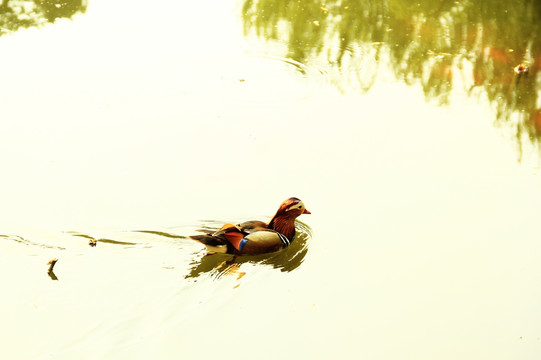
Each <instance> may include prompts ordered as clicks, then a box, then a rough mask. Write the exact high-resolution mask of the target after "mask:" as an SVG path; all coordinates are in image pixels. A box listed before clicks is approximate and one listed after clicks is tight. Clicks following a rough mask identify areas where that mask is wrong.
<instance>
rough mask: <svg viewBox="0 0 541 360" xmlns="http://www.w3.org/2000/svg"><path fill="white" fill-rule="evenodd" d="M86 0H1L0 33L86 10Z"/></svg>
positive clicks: (50, 21) (48, 21)
mask: <svg viewBox="0 0 541 360" xmlns="http://www.w3.org/2000/svg"><path fill="white" fill-rule="evenodd" d="M86 7H87V1H86V0H58V1H52V0H1V1H0V35H3V34H5V33H7V32H8V31H15V30H18V29H19V28H28V27H31V26H40V25H44V24H46V23H52V22H55V20H56V19H60V18H67V19H69V18H71V17H72V16H73V15H75V14H76V13H79V12H80V13H84V12H85V11H86Z"/></svg>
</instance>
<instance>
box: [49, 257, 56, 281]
mask: <svg viewBox="0 0 541 360" xmlns="http://www.w3.org/2000/svg"><path fill="white" fill-rule="evenodd" d="M57 261H58V258H54V259H52V260H50V261H49V262H48V263H47V265H49V269H48V270H47V274H48V275H49V277H50V278H51V280H58V278H57V277H56V275H55V274H54V272H53V268H54V265H55V264H56V262H57Z"/></svg>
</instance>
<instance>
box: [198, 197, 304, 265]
mask: <svg viewBox="0 0 541 360" xmlns="http://www.w3.org/2000/svg"><path fill="white" fill-rule="evenodd" d="M302 214H310V211H308V210H307V209H306V207H305V206H304V203H303V202H302V201H301V200H299V199H297V198H295V197H292V198H289V199H287V200H285V201H284V202H283V203H282V204H281V205H280V207H279V208H278V211H277V212H276V214H275V215H274V216H273V217H272V218H271V220H270V221H269V222H268V223H266V222H263V221H257V220H252V221H246V222H243V223H241V224H238V225H233V224H225V225H224V226H222V228H221V229H220V230H218V231H216V232H214V233H209V234H205V235H193V236H189V238H190V239H193V240H196V241H198V242H200V243H202V244H204V245H205V246H206V247H207V250H209V251H210V252H219V253H227V254H236V255H256V254H266V253H271V252H275V251H278V250H281V249H283V248H286V247H287V246H289V244H291V242H292V241H293V238H294V237H295V219H296V218H297V217H299V216H300V215H302Z"/></svg>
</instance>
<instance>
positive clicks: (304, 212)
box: [302, 209, 311, 214]
mask: <svg viewBox="0 0 541 360" xmlns="http://www.w3.org/2000/svg"><path fill="white" fill-rule="evenodd" d="M302 213H303V214H311V212H310V211H308V209H304V211H303V212H302Z"/></svg>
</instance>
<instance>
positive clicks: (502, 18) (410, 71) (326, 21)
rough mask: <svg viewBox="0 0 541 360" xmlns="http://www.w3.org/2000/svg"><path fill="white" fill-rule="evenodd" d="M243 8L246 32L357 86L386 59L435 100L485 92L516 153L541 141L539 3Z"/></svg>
mask: <svg viewBox="0 0 541 360" xmlns="http://www.w3.org/2000/svg"><path fill="white" fill-rule="evenodd" d="M242 12H243V19H244V25H245V33H246V34H251V33H255V34H257V35H258V36H262V37H265V38H266V39H270V40H277V41H279V42H282V43H286V44H287V48H288V54H286V56H287V57H289V58H291V59H293V60H295V61H298V62H301V63H305V64H310V63H311V62H315V61H318V62H321V61H323V62H325V63H326V65H330V66H331V67H332V68H333V69H336V70H338V72H340V73H341V74H342V75H344V77H345V78H347V79H346V80H343V81H345V82H348V81H353V82H355V83H356V85H357V86H358V87H359V88H360V89H362V90H363V91H368V90H369V89H370V88H371V86H372V85H373V83H374V81H375V79H376V78H377V76H378V70H380V69H381V68H380V67H379V65H380V64H382V63H388V64H390V67H391V68H392V70H393V71H394V74H395V76H396V77H397V78H399V79H402V80H403V81H405V82H406V83H408V84H413V83H420V84H421V85H422V87H423V90H424V93H425V95H426V97H427V98H429V99H434V100H436V101H438V102H439V103H440V104H448V103H449V102H450V94H451V90H452V89H453V88H455V87H457V86H460V85H461V86H463V87H464V88H465V90H466V91H467V93H468V94H470V95H475V96H482V97H486V98H488V100H489V101H490V103H491V105H492V106H493V108H494V109H495V110H496V113H497V119H496V120H497V121H498V122H499V123H500V124H505V125H506V126H509V127H510V128H512V129H514V130H515V131H516V138H517V141H518V144H519V149H520V150H521V149H522V141H523V138H527V139H529V141H530V142H531V143H532V144H533V145H535V146H537V147H538V148H541V147H540V141H539V139H540V137H541V103H540V101H539V100H538V99H539V88H540V87H539V83H540V82H541V76H539V68H540V67H541V42H540V40H541V2H539V1H535V0H530V1H512V2H511V1H507V0H489V1H481V2H478V1H468V0H466V1H447V0H440V1H409V0H386V1H385V0H383V1H381V0H377V1H376V0H340V1H337V0H329V1H325V2H322V1H313V0H308V1H305V0H303V1H287V0H245V2H244V5H243V9H242Z"/></svg>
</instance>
